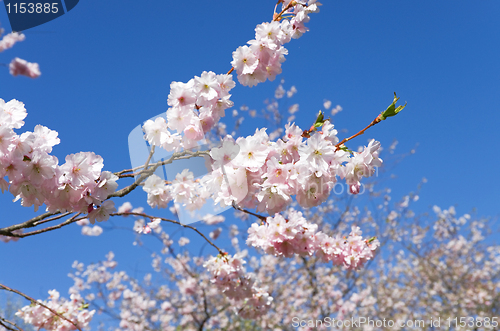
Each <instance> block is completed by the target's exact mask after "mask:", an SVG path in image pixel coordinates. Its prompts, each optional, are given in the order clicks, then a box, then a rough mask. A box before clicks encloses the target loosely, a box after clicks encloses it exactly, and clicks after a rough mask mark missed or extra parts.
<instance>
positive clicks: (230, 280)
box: [203, 253, 273, 319]
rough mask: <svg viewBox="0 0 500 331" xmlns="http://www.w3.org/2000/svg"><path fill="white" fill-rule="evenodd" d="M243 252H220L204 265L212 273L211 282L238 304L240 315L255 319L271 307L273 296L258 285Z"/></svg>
mask: <svg viewBox="0 0 500 331" xmlns="http://www.w3.org/2000/svg"><path fill="white" fill-rule="evenodd" d="M242 255H243V253H237V254H235V255H234V256H230V255H228V254H225V255H222V254H219V255H218V256H216V257H211V258H209V259H208V260H207V261H206V262H205V263H204V264H203V266H204V267H205V268H206V269H207V270H208V271H209V272H210V273H211V275H212V279H211V282H212V284H214V285H215V286H216V287H217V288H218V289H219V290H220V291H221V292H222V293H224V294H225V295H226V296H227V297H228V298H229V299H231V300H233V301H234V302H235V303H236V305H237V306H240V307H241V306H242V308H239V309H238V310H237V313H238V315H240V316H242V317H243V318H250V319H255V318H256V317H258V316H262V315H264V314H265V313H267V311H268V310H269V309H270V308H271V303H272V301H273V298H272V297H271V296H270V295H269V293H267V291H266V290H265V289H263V288H260V287H257V285H256V282H255V277H254V276H253V275H252V274H251V273H247V272H246V270H245V267H244V266H243V265H244V264H245V263H246V262H245V261H244V260H243V259H242Z"/></svg>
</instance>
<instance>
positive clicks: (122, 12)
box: [0, 0, 500, 298]
mask: <svg viewBox="0 0 500 331" xmlns="http://www.w3.org/2000/svg"><path fill="white" fill-rule="evenodd" d="M324 2H325V3H324V5H323V6H322V7H321V12H320V13H319V14H313V15H311V22H310V23H309V24H308V27H309V28H310V32H308V33H307V34H305V35H304V36H303V37H302V38H300V39H299V40H293V41H292V42H291V43H290V44H288V45H287V46H286V47H287V48H288V50H289V55H288V56H287V61H286V62H285V63H284V64H283V74H282V75H281V76H279V78H283V79H285V81H286V82H285V87H290V86H291V85H295V86H296V87H297V90H298V93H297V95H296V97H294V99H293V102H297V103H299V104H300V112H299V113H298V118H297V120H296V121H297V123H298V124H299V125H301V126H303V127H304V128H306V126H307V127H308V126H309V125H310V124H311V122H312V121H313V120H314V117H315V114H316V113H317V111H318V110H319V109H321V107H322V104H323V100H324V99H329V100H331V101H332V103H333V105H334V106H335V105H337V104H339V105H341V106H342V107H343V109H344V110H343V111H342V112H341V113H339V114H338V115H336V116H335V118H334V124H335V125H336V127H337V128H339V129H342V128H345V129H347V130H348V132H347V133H345V135H351V134H354V133H355V132H357V131H358V130H360V129H362V128H364V127H365V126H366V125H367V124H368V123H369V122H371V120H373V118H375V117H376V116H377V115H378V113H380V111H382V110H383V109H385V108H386V107H387V106H388V105H389V104H390V102H391V101H392V96H393V92H394V91H395V92H397V94H398V96H399V97H401V100H400V101H402V102H408V106H407V108H406V109H405V110H404V111H403V112H402V113H401V114H399V115H398V116H397V117H395V118H390V119H388V120H387V121H385V122H382V123H381V124H378V125H377V126H375V127H374V128H372V129H370V130H369V131H368V132H367V133H365V135H364V136H361V137H360V138H357V139H356V140H355V141H353V142H352V144H351V145H349V146H350V147H352V148H356V147H357V146H358V145H362V144H365V143H366V141H367V139H369V138H376V139H377V140H380V141H381V142H382V145H383V146H385V147H389V145H390V144H391V143H392V141H393V140H394V139H397V140H398V141H399V145H398V150H399V152H408V151H409V150H411V149H413V148H414V147H415V146H416V145H418V146H417V147H416V153H415V154H414V155H411V156H409V157H408V158H406V159H405V160H404V161H403V162H402V163H401V164H399V165H398V166H397V168H396V169H395V170H394V173H395V174H396V175H397V179H396V180H393V181H392V184H391V185H392V189H393V196H394V197H395V198H398V197H400V196H402V195H404V194H405V193H407V192H409V191H412V190H415V188H416V186H417V184H418V183H419V182H420V181H421V179H422V178H423V177H425V178H427V179H428V183H427V184H426V185H425V186H424V187H423V189H422V192H421V194H420V200H419V201H418V203H417V205H416V208H417V210H418V211H420V212H424V211H429V207H431V206H433V205H438V206H440V207H442V208H448V207H449V206H451V205H454V206H456V209H457V212H458V214H463V213H468V212H471V211H472V210H473V209H474V208H476V210H477V215H481V216H496V217H498V215H499V207H498V206H499V194H498V184H499V180H498V174H497V173H496V171H497V169H496V168H497V167H496V164H497V163H499V161H500V158H499V156H498V150H499V148H498V141H499V138H500V134H499V133H498V127H497V126H498V125H499V124H500V112H499V110H500V61H499V57H498V54H500V44H499V43H498V41H499V40H500V28H499V26H498V17H500V2H498V1H496V0H483V1H470V0H469V1H451V0H441V1H430V0H423V1H400V0H382V1H324ZM244 4H245V5H244ZM273 8H274V3H273V2H272V1H263V0H256V1H253V2H251V4H250V3H248V2H245V3H243V2H235V1H226V0H219V1H217V2H207V1H194V2H189V1H178V2H172V1H147V2H146V1H118V0H108V1H89V0H82V1H80V3H79V4H78V5H77V6H76V7H75V8H74V9H73V10H72V11H71V12H69V13H67V14H65V15H63V16H62V17H60V18H58V19H56V20H54V21H51V22H49V23H46V24H44V25H41V26H38V27H36V28H33V29H30V30H28V31H26V32H25V34H26V40H25V41H24V42H21V43H19V44H16V46H15V47H14V48H13V49H11V50H8V51H5V52H3V53H0V63H9V62H10V61H11V59H12V58H14V57H16V56H17V57H20V58H23V59H26V60H28V61H30V62H38V63H39V64H40V69H41V71H42V76H41V77H40V78H38V79H35V80H30V79H28V78H25V77H11V76H10V75H9V74H8V70H7V69H6V68H5V67H1V66H0V98H3V99H4V100H6V101H8V100H11V99H14V98H15V99H18V100H21V101H22V102H24V103H25V105H26V109H27V110H28V117H27V118H26V120H25V122H26V124H25V126H24V127H23V129H24V130H33V128H34V126H35V125H36V124H43V125H45V126H48V127H49V128H51V129H53V130H56V131H58V132H59V137H60V139H61V144H60V145H58V146H56V147H55V148H54V151H53V154H54V155H56V156H57V157H58V158H59V160H60V163H63V162H64V156H65V155H67V154H70V153H76V152H80V151H93V152H95V153H97V154H99V155H101V156H102V157H103V158H104V164H105V170H110V171H118V170H121V169H125V168H128V167H129V165H130V159H129V155H128V145H127V137H128V134H129V133H130V131H131V130H132V129H133V128H134V127H135V126H137V125H138V124H140V123H141V122H143V121H145V120H147V119H149V118H151V117H153V116H156V115H158V114H160V113H162V112H164V111H166V109H167V104H166V100H167V96H168V93H169V85H170V82H171V81H182V82H186V81H188V80H189V79H190V78H192V77H194V76H195V75H200V74H201V73H202V72H203V71H205V70H206V71H210V70H211V71H214V72H216V73H225V72H227V71H228V70H229V69H230V67H231V65H230V61H231V53H232V52H233V51H234V50H235V49H236V48H237V47H238V46H240V45H243V44H245V43H246V42H247V41H248V40H250V39H252V38H253V36H254V28H255V25H256V24H258V23H261V22H264V21H269V20H270V19H271V18H272V11H273ZM0 22H1V24H2V27H4V28H5V29H6V30H7V31H8V32H9V25H8V22H7V16H6V12H5V10H4V8H3V4H2V6H1V7H0ZM277 84H278V81H275V82H267V83H265V84H261V85H259V86H257V87H254V88H252V89H249V88H245V87H242V86H239V85H237V87H236V88H235V89H233V91H232V92H233V93H232V94H233V98H232V100H233V101H234V102H235V105H236V106H237V107H239V106H240V105H242V104H246V105H248V106H249V107H250V108H254V109H257V110H260V108H263V107H264V105H263V103H262V100H264V99H265V98H269V97H272V95H273V91H274V89H275V88H276V86H277ZM227 113H228V114H229V113H230V112H227ZM259 125H262V121H261V122H258V121H248V122H245V130H246V131H245V133H246V134H250V133H253V131H254V129H255V128H256V127H257V126H259ZM343 137H344V136H341V138H343ZM11 199H12V196H11V195H10V194H4V195H3V196H0V206H1V207H2V211H3V212H2V217H1V220H0V222H1V223H2V224H1V226H2V227H3V226H7V225H10V224H13V223H18V222H21V221H24V220H27V219H29V218H30V217H32V216H33V215H34V214H33V212H32V210H31V209H29V210H28V209H25V208H21V207H20V206H19V204H13V203H12V202H11V201H10V200H11ZM129 200H130V201H131V202H132V203H133V204H134V206H138V205H139V204H145V194H144V193H143V192H136V193H134V194H133V195H132V197H131V199H129ZM123 201H126V200H123ZM123 201H116V202H115V203H116V204H117V205H120V204H121V203H122V202H123ZM114 224H115V225H116V226H121V227H128V228H131V227H132V225H133V221H132V220H131V219H124V220H115V221H114ZM104 226H106V224H104ZM172 231H174V229H173V228H172ZM79 232H80V227H78V226H76V225H75V226H70V227H67V228H65V229H61V230H58V231H55V232H52V233H47V234H43V235H39V236H35V237H32V238H26V239H23V240H21V241H20V242H17V243H9V244H2V245H0V257H1V259H2V263H1V264H2V266H1V267H0V282H1V283H4V284H6V285H8V286H11V287H14V288H17V289H19V290H21V291H23V292H26V293H27V294H30V295H32V296H34V297H37V298H46V296H47V290H49V289H52V288H57V289H58V290H60V292H61V293H63V295H64V296H67V288H68V287H69V286H70V285H71V281H70V279H69V278H68V277H67V276H66V275H67V273H68V272H69V271H70V267H71V263H72V262H73V261H74V260H79V261H82V262H86V263H88V262H96V261H98V260H102V259H104V255H105V254H106V253H107V252H108V251H110V250H113V251H115V253H116V254H117V259H118V261H119V262H120V263H121V265H120V267H122V268H125V269H126V270H132V271H133V270H142V269H147V268H148V265H149V259H148V258H147V256H148V254H145V253H137V251H138V250H137V248H136V247H134V246H132V241H133V235H131V233H130V232H129V231H118V230H117V231H109V232H105V233H104V235H103V236H101V237H98V238H88V237H82V236H81V235H80V234H79ZM141 254H142V255H141ZM132 273H133V272H132Z"/></svg>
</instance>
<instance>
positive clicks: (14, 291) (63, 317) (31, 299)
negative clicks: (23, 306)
mask: <svg viewBox="0 0 500 331" xmlns="http://www.w3.org/2000/svg"><path fill="white" fill-rule="evenodd" d="M0 289H4V290H7V291H9V292H12V293H16V294H17V295H20V296H22V297H23V298H25V299H27V300H29V301H30V302H32V303H34V304H37V305H39V306H42V307H43V308H45V309H47V310H49V311H50V312H51V313H52V314H54V315H56V316H58V317H60V318H62V319H63V320H65V321H68V322H70V323H71V324H73V325H74V326H75V328H77V329H78V330H80V331H82V329H80V327H79V326H78V325H77V324H76V323H74V322H73V321H72V320H70V319H68V318H66V317H65V316H64V315H62V314H59V313H58V312H56V311H55V310H53V309H52V308H49V307H47V306H46V305H44V304H43V303H41V302H40V301H37V300H35V299H33V298H31V297H29V296H27V295H26V294H24V293H22V292H19V291H17V290H14V289H12V288H10V287H7V286H5V285H2V284H0Z"/></svg>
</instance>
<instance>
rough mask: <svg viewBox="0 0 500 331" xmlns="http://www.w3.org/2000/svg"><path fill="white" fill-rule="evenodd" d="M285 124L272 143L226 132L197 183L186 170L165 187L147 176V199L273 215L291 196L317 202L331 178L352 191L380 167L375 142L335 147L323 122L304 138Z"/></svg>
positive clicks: (260, 134)
mask: <svg viewBox="0 0 500 331" xmlns="http://www.w3.org/2000/svg"><path fill="white" fill-rule="evenodd" d="M285 128H286V129H285V136H284V137H282V138H281V139H279V140H278V141H276V142H273V141H270V139H269V136H268V135H267V133H266V130H265V129H261V130H256V132H255V134H254V135H252V136H247V137H239V138H238V139H236V140H234V138H232V137H231V136H226V137H225V138H224V140H223V142H222V145H221V147H219V148H213V149H212V150H211V151H210V156H211V167H212V171H211V172H210V173H209V174H207V175H205V176H204V177H203V178H201V179H200V180H198V181H197V180H194V176H193V174H192V172H190V171H188V170H187V169H185V170H184V171H183V172H182V173H180V174H178V175H177V176H176V178H175V180H174V181H173V182H172V183H171V184H169V185H167V184H166V183H165V181H163V180H162V179H161V178H160V177H158V176H156V175H153V176H151V177H150V178H148V180H147V181H146V183H145V185H144V190H145V191H146V192H147V193H148V203H149V204H150V206H152V207H159V208H165V207H166V206H167V204H168V202H169V201H172V200H173V201H174V203H178V204H183V205H185V206H186V207H187V208H188V210H194V209H196V208H200V207H201V206H203V204H204V203H205V201H206V198H207V197H209V196H210V197H213V198H214V201H215V202H216V203H220V205H221V206H223V207H225V206H231V205H232V204H233V203H237V204H238V205H239V206H242V207H245V208H256V209H257V211H259V212H263V211H265V212H267V213H269V214H270V215H273V214H275V213H279V212H281V211H283V210H285V208H286V207H287V206H288V205H289V204H290V203H291V202H292V196H294V195H295V196H296V199H297V202H298V203H299V205H300V206H302V207H305V208H310V207H315V206H318V205H320V204H321V203H323V202H324V201H326V200H327V199H328V197H329V195H330V193H331V191H332V189H333V188H334V186H335V184H336V183H337V177H340V178H341V179H344V180H345V182H346V184H347V185H348V186H349V190H350V192H351V193H353V194H357V193H359V191H360V186H361V180H362V178H363V177H369V176H372V175H373V174H375V171H376V167H378V166H381V165H382V160H381V159H380V158H379V157H378V155H379V150H380V143H379V142H376V141H374V140H372V141H370V143H369V144H368V146H366V147H364V149H363V150H362V151H361V152H347V151H344V150H343V149H338V148H336V146H335V144H336V143H337V142H338V138H337V136H336V134H337V130H335V129H334V127H333V124H331V123H330V122H329V121H328V120H326V121H324V123H323V124H322V131H319V132H315V133H314V134H312V135H311V136H310V137H309V138H307V139H305V138H304V136H303V130H301V129H300V128H299V127H298V126H296V125H295V124H287V125H286V127H285Z"/></svg>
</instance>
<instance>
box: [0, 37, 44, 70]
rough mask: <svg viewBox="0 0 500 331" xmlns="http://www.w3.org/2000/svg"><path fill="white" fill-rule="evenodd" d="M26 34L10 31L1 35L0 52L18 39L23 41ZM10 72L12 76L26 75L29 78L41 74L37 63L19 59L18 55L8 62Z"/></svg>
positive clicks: (10, 46) (11, 45)
mask: <svg viewBox="0 0 500 331" xmlns="http://www.w3.org/2000/svg"><path fill="white" fill-rule="evenodd" d="M2 33H3V29H0V35H1V34H2ZM25 38H26V36H25V35H24V34H22V33H19V32H12V33H9V34H6V35H5V36H3V38H2V39H1V40H0V53H1V52H3V51H5V50H7V49H9V48H12V47H13V46H14V44H16V43H17V42H19V41H23V40H24V39H25ZM9 70H10V74H11V75H12V76H17V75H21V76H27V77H30V78H37V77H39V76H40V75H41V73H40V67H39V66H38V63H31V62H28V61H26V60H23V59H20V58H18V57H16V58H14V59H13V60H12V62H11V63H10V64H9Z"/></svg>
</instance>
